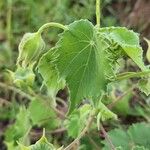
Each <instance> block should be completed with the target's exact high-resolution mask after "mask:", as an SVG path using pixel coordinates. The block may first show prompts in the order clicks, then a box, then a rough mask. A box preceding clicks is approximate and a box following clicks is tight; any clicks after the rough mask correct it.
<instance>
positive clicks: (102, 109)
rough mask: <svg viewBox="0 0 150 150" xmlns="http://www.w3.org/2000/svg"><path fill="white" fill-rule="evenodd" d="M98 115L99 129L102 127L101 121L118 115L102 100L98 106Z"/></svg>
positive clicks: (115, 117)
mask: <svg viewBox="0 0 150 150" xmlns="http://www.w3.org/2000/svg"><path fill="white" fill-rule="evenodd" d="M98 110H99V112H98V115H97V126H98V130H99V129H100V121H102V122H104V121H106V120H108V119H115V120H116V119H117V115H116V114H114V113H113V112H112V111H110V110H109V109H108V108H107V107H106V106H105V105H104V104H103V103H102V102H100V103H99V106H98Z"/></svg>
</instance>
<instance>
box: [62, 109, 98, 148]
mask: <svg viewBox="0 0 150 150" xmlns="http://www.w3.org/2000/svg"><path fill="white" fill-rule="evenodd" d="M95 114H96V111H95V110H94V111H92V112H91V115H90V117H89V119H88V121H87V124H86V126H85V128H84V129H83V130H82V132H81V133H80V135H79V136H78V137H77V138H76V139H75V140H74V141H73V142H72V143H71V144H69V145H68V146H67V147H66V148H65V149H64V150H71V149H72V147H73V146H74V145H76V144H77V143H78V142H79V140H80V139H81V138H82V137H83V136H84V135H85V134H86V133H87V132H88V130H89V128H90V126H91V124H92V122H93V119H94V117H95Z"/></svg>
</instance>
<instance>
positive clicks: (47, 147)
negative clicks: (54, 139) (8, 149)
mask: <svg viewBox="0 0 150 150" xmlns="http://www.w3.org/2000/svg"><path fill="white" fill-rule="evenodd" d="M19 146H20V148H21V150H62V147H61V148H59V149H56V148H55V147H54V146H53V145H52V144H51V143H49V142H48V140H47V138H46V137H45V135H43V136H42V137H41V138H40V139H39V140H38V141H37V142H36V143H35V144H33V145H31V146H28V147H26V146H23V145H21V144H20V143H19Z"/></svg>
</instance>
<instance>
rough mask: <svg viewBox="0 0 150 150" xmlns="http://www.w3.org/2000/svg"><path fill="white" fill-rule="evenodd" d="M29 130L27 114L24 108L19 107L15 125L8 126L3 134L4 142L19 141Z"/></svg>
mask: <svg viewBox="0 0 150 150" xmlns="http://www.w3.org/2000/svg"><path fill="white" fill-rule="evenodd" d="M30 128H31V124H30V118H29V112H28V111H27V110H26V109H25V108H24V107H20V110H19V113H18V115H17V117H16V121H15V123H14V124H13V125H10V126H9V127H8V129H7V130H6V132H5V139H6V142H11V141H15V142H16V141H19V139H20V138H22V137H23V136H24V135H26V133H28V132H29V130H30Z"/></svg>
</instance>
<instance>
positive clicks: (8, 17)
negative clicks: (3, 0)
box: [6, 0, 12, 47]
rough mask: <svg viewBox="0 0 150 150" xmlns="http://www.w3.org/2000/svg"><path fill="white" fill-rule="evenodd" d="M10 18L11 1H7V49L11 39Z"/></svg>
mask: <svg viewBox="0 0 150 150" xmlns="http://www.w3.org/2000/svg"><path fill="white" fill-rule="evenodd" d="M11 18H12V0H7V20H6V22H7V26H6V30H7V40H8V45H9V47H10V46H11V38H12V34H11Z"/></svg>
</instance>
